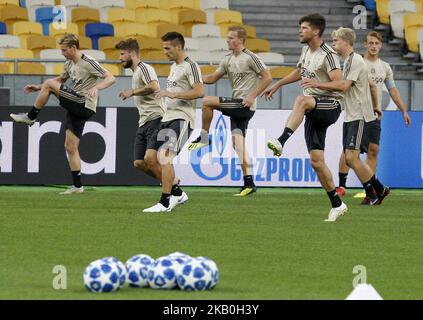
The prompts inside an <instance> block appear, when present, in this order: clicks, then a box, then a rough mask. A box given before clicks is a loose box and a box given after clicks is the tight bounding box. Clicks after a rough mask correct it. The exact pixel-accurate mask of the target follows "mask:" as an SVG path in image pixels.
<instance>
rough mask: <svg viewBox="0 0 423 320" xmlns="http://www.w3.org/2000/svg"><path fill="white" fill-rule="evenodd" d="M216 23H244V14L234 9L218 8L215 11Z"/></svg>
mask: <svg viewBox="0 0 423 320" xmlns="http://www.w3.org/2000/svg"><path fill="white" fill-rule="evenodd" d="M214 23H215V24H217V25H220V24H235V25H241V24H242V14H241V12H239V11H234V10H217V11H215V12H214Z"/></svg>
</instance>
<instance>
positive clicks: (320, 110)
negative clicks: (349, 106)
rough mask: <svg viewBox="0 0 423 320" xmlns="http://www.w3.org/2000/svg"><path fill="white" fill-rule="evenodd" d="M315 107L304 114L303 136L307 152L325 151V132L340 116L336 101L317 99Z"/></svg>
mask: <svg viewBox="0 0 423 320" xmlns="http://www.w3.org/2000/svg"><path fill="white" fill-rule="evenodd" d="M314 99H315V100H316V107H315V108H314V109H313V110H311V111H310V112H308V113H306V115H305V116H306V120H305V124H304V135H305V140H306V144H307V149H308V152H309V153H310V151H312V150H325V140H326V131H327V129H328V127H329V126H331V125H332V124H334V123H335V122H336V121H337V120H338V118H339V115H340V114H341V104H340V103H339V101H338V100H335V99H328V98H317V97H314Z"/></svg>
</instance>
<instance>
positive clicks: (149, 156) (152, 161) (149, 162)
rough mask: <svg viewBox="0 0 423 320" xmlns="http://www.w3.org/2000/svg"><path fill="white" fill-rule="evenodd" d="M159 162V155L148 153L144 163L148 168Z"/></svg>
mask: <svg viewBox="0 0 423 320" xmlns="http://www.w3.org/2000/svg"><path fill="white" fill-rule="evenodd" d="M156 162H157V156H156V155H152V154H146V155H145V157H144V163H145V165H146V166H147V167H148V168H152V167H154V165H155V164H156Z"/></svg>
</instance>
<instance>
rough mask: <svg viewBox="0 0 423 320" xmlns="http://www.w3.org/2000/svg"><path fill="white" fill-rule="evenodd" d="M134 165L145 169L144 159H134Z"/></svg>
mask: <svg viewBox="0 0 423 320" xmlns="http://www.w3.org/2000/svg"><path fill="white" fill-rule="evenodd" d="M134 167H135V168H137V169H140V170H144V168H145V164H144V161H143V160H135V161H134Z"/></svg>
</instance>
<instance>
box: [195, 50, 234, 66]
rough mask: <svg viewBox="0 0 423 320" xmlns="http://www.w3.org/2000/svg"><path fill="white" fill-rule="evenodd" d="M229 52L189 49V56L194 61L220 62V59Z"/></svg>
mask: <svg viewBox="0 0 423 320" xmlns="http://www.w3.org/2000/svg"><path fill="white" fill-rule="evenodd" d="M227 54H229V52H228V51H214V52H210V51H202V50H199V51H190V52H189V57H190V58H191V59H192V60H194V61H196V62H204V63H208V64H209V63H220V62H221V60H222V59H223V58H224V57H225V56H226V55H227Z"/></svg>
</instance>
